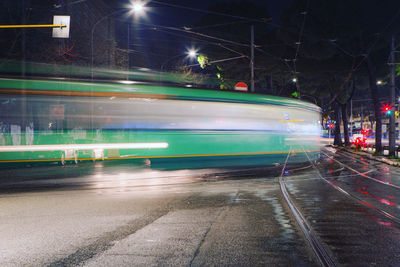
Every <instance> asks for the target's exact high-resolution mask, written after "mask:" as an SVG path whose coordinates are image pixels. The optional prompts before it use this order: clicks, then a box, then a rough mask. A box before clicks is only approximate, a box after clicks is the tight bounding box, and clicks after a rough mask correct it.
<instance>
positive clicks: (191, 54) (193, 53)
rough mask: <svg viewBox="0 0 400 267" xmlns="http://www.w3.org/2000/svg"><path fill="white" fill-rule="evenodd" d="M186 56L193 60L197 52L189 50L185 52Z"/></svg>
mask: <svg viewBox="0 0 400 267" xmlns="http://www.w3.org/2000/svg"><path fill="white" fill-rule="evenodd" d="M187 54H188V56H189V57H190V58H195V57H196V56H197V51H196V50H194V49H189V50H188V52H187Z"/></svg>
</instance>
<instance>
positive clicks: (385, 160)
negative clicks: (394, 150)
mask: <svg viewBox="0 0 400 267" xmlns="http://www.w3.org/2000/svg"><path fill="white" fill-rule="evenodd" d="M330 147H332V148H335V149H338V150H344V151H346V152H349V153H352V154H356V155H360V156H363V157H366V158H368V159H372V160H375V161H379V162H383V163H386V164H388V165H391V166H396V167H399V166H400V161H399V160H393V159H388V158H387V157H385V156H374V155H372V153H373V150H371V149H370V148H361V150H362V151H354V149H353V148H345V147H334V146H332V145H330Z"/></svg>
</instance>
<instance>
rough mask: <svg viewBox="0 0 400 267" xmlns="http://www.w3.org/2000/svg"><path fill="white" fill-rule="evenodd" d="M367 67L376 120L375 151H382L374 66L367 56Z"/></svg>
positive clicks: (379, 112) (380, 122)
mask: <svg viewBox="0 0 400 267" xmlns="http://www.w3.org/2000/svg"><path fill="white" fill-rule="evenodd" d="M367 68H368V74H369V87H370V89H371V97H372V101H373V102H374V113H375V121H376V129H375V152H376V153H381V152H382V121H381V111H380V102H379V98H378V87H377V86H376V76H375V71H374V66H373V65H372V61H371V59H370V58H369V57H367Z"/></svg>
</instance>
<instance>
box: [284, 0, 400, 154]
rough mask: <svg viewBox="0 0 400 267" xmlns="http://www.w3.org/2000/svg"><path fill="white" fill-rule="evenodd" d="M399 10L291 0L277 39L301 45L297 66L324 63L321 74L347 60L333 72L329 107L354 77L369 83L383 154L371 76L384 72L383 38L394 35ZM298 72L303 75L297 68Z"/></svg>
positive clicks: (387, 3)
mask: <svg viewBox="0 0 400 267" xmlns="http://www.w3.org/2000/svg"><path fill="white" fill-rule="evenodd" d="M399 9H400V3H399V2H398V1H394V0H383V1H379V2H378V1H374V0H365V1H361V0H354V1H350V2H349V1H345V0H327V1H317V0H295V1H294V2H293V4H292V6H291V7H290V9H289V10H288V11H287V12H286V13H285V14H284V16H283V22H284V23H283V25H284V27H285V29H286V30H287V31H286V32H283V34H282V37H283V38H284V39H285V40H287V43H291V44H292V46H294V47H296V46H299V45H300V50H299V51H300V55H299V61H301V60H302V58H304V57H305V58H311V59H316V60H322V59H327V63H328V64H327V65H325V64H321V65H320V68H321V69H326V68H330V67H332V65H331V64H333V62H334V61H332V60H333V59H335V58H336V57H341V58H343V59H344V60H345V61H346V60H347V64H343V65H342V69H341V70H339V71H338V72H337V75H340V76H341V80H342V81H343V82H342V84H341V85H340V86H338V87H337V88H336V90H335V94H334V96H333V97H332V99H331V101H330V102H329V103H331V104H332V103H333V102H334V101H336V99H338V98H341V95H342V94H343V92H344V91H345V90H346V88H347V87H348V86H349V84H350V82H351V80H352V77H354V76H355V75H356V74H357V77H359V76H365V75H366V76H367V77H368V80H369V89H370V91H371V96H372V99H373V102H374V113H375V119H376V141H375V142H376V151H377V152H380V151H381V150H382V146H381V136H382V128H381V120H380V110H379V106H380V102H379V93H378V91H377V87H376V76H377V72H378V71H379V70H382V69H385V68H384V66H385V65H384V64H385V63H386V59H387V55H388V54H389V49H388V48H389V45H388V44H389V42H388V37H389V36H390V35H391V34H392V33H394V32H398V29H396V28H395V27H394V26H395V25H396V24H397V25H398V23H399V20H400V18H399V16H398V13H399V12H398V11H399ZM302 22H304V24H302ZM303 25H304V26H303ZM299 32H302V40H301V43H300V44H295V41H296V40H298V38H299V37H298V36H299ZM329 59H332V60H329ZM296 62H298V61H296ZM344 63H345V62H344ZM298 70H299V71H300V72H302V69H301V66H299V67H298Z"/></svg>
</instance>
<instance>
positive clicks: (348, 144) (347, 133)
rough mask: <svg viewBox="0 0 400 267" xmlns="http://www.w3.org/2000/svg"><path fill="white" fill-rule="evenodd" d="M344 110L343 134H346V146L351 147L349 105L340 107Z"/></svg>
mask: <svg viewBox="0 0 400 267" xmlns="http://www.w3.org/2000/svg"><path fill="white" fill-rule="evenodd" d="M340 106H341V108H342V120H343V133H344V145H345V146H350V138H349V127H348V125H349V120H348V117H347V103H345V104H341V105H340Z"/></svg>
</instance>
